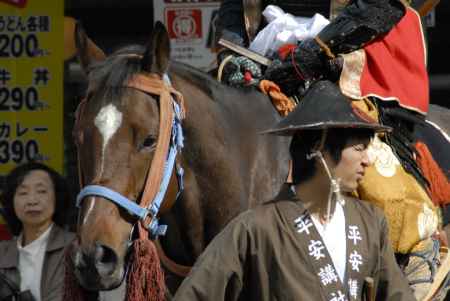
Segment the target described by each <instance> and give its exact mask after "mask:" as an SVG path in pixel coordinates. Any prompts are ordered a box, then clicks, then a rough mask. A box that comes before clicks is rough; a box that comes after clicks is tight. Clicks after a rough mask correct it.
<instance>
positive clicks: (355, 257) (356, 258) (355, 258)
mask: <svg viewBox="0 0 450 301" xmlns="http://www.w3.org/2000/svg"><path fill="white" fill-rule="evenodd" d="M362 259H363V258H362V256H361V255H360V254H359V253H358V252H357V251H356V250H355V251H353V252H352V253H351V254H350V259H349V260H348V261H349V262H350V264H351V265H352V270H353V271H357V272H359V266H360V265H361V264H362V263H363V262H362Z"/></svg>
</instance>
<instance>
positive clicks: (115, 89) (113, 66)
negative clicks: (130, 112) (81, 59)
mask: <svg viewBox="0 0 450 301" xmlns="http://www.w3.org/2000/svg"><path fill="white" fill-rule="evenodd" d="M143 52H144V48H143V47H142V46H139V45H133V46H128V47H125V48H121V49H119V50H117V51H116V52H114V53H113V54H112V55H110V56H108V57H107V59H106V60H104V61H101V62H98V63H96V64H94V65H92V68H91V70H90V72H89V85H90V86H91V87H95V89H97V92H100V93H102V94H104V95H105V98H107V99H120V98H121V97H122V93H123V91H124V89H123V88H124V87H125V85H124V84H125V83H126V82H127V81H128V80H129V78H131V77H132V76H133V75H135V74H137V73H139V72H141V58H142V54H143Z"/></svg>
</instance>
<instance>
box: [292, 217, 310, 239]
mask: <svg viewBox="0 0 450 301" xmlns="http://www.w3.org/2000/svg"><path fill="white" fill-rule="evenodd" d="M294 222H295V227H296V228H297V232H298V233H302V232H306V234H308V235H309V228H310V227H312V226H313V223H312V222H311V219H310V218H309V217H308V216H306V215H302V216H300V217H299V218H297V219H296V220H295V221H294Z"/></svg>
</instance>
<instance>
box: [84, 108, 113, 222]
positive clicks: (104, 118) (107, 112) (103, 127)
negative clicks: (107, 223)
mask: <svg viewBox="0 0 450 301" xmlns="http://www.w3.org/2000/svg"><path fill="white" fill-rule="evenodd" d="M94 124H95V126H96V127H97V129H98V130H99V132H100V134H101V135H102V138H103V145H102V155H101V158H100V160H101V162H100V172H99V174H98V175H97V177H98V178H100V177H101V175H102V174H103V165H104V162H105V160H104V157H105V151H106V146H107V145H108V142H109V140H110V139H111V137H112V136H114V134H115V133H116V132H117V130H118V129H119V128H120V125H121V124H122V113H121V112H120V111H119V110H117V108H116V107H115V106H114V105H113V104H108V105H107V106H105V107H103V108H101V109H100V111H99V112H98V114H97V116H96V117H95V120H94ZM94 204H95V202H91V204H90V206H89V208H88V209H87V210H86V213H85V215H84V221H83V223H86V221H87V218H88V217H89V215H90V213H91V212H92V210H93V209H94Z"/></svg>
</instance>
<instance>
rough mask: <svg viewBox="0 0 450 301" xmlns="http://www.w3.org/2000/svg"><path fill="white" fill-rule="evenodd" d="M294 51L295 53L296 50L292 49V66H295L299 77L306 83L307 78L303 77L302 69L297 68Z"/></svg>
mask: <svg viewBox="0 0 450 301" xmlns="http://www.w3.org/2000/svg"><path fill="white" fill-rule="evenodd" d="M294 51H295V48H292V49H291V59H292V65H293V66H294V70H295V73H297V75H298V77H299V78H300V79H301V80H302V81H305V77H304V76H303V75H302V73H301V72H300V69H298V68H297V64H296V62H295V58H294Z"/></svg>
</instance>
